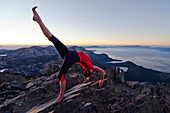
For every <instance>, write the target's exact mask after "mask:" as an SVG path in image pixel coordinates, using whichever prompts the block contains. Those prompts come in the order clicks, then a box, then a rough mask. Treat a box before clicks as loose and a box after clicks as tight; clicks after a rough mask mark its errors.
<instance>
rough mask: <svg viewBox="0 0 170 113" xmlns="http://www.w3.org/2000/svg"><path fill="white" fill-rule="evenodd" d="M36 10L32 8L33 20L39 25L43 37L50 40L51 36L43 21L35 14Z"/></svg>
mask: <svg viewBox="0 0 170 113" xmlns="http://www.w3.org/2000/svg"><path fill="white" fill-rule="evenodd" d="M36 8H37V6H35V7H33V8H32V12H33V20H34V21H36V22H37V23H38V24H39V26H40V28H41V30H42V32H43V33H44V35H45V36H46V37H47V38H48V39H50V38H51V36H52V34H51V32H50V31H49V30H48V28H47V27H46V26H45V25H44V23H43V21H42V20H41V18H40V16H39V15H38V13H37V11H36Z"/></svg>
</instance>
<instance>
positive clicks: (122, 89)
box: [0, 65, 170, 113]
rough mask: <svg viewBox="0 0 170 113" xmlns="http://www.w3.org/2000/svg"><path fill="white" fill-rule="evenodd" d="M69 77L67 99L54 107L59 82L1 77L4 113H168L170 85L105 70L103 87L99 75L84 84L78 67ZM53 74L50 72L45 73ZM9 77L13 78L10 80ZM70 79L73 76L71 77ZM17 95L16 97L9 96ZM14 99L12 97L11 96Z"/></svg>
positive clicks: (47, 77)
mask: <svg viewBox="0 0 170 113" xmlns="http://www.w3.org/2000/svg"><path fill="white" fill-rule="evenodd" d="M75 69H76V70H79V71H76V72H73V71H69V72H68V75H67V76H66V80H67V87H66V91H65V98H64V99H63V100H62V101H61V102H60V103H59V104H54V101H55V99H56V98H57V96H58V93H59V84H58V79H55V80H53V79H52V78H53V76H54V75H55V74H52V75H51V76H44V75H39V76H37V77H35V76H33V77H31V76H30V77H29V78H28V77H25V76H22V75H18V74H12V73H1V75H0V76H3V78H5V77H6V78H9V77H11V76H13V77H14V79H12V77H11V78H10V79H3V80H2V81H1V85H0V91H1V93H0V99H1V100H0V102H1V105H0V112H1V113H25V112H26V113H169V112H170V96H169V95H170V84H169V83H167V84H164V83H156V84H151V83H149V82H141V83H140V82H138V81H125V80H124V72H123V71H122V70H121V69H119V68H110V69H106V73H105V79H104V83H103V86H102V87H99V86H98V82H97V80H98V79H99V78H100V77H99V75H98V73H96V76H95V77H94V78H93V80H94V81H93V82H92V81H90V82H87V81H85V78H84V77H83V76H82V75H81V73H80V70H81V68H79V67H77V66H76V65H74V66H72V67H71V69H70V70H75ZM45 72H47V73H50V72H49V71H48V70H47V71H45ZM9 74H10V76H9ZM69 75H70V76H69ZM8 91H9V92H12V91H14V92H15V93H14V92H13V93H8ZM9 95H11V96H9Z"/></svg>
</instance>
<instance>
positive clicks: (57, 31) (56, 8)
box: [0, 0, 170, 45]
mask: <svg viewBox="0 0 170 113" xmlns="http://www.w3.org/2000/svg"><path fill="white" fill-rule="evenodd" d="M34 6H37V7H38V8H37V12H38V13H39V15H40V17H41V18H42V20H43V22H44V23H45V25H46V26H47V28H48V29H49V30H50V31H51V33H52V34H53V35H54V36H56V37H57V38H58V39H59V40H61V41H62V42H63V43H64V44H66V45H170V7H169V6H170V0H0V45H50V44H51V42H50V41H48V39H47V38H46V37H45V36H44V35H43V33H42V32H41V29H40V28H39V26H38V24H37V23H36V22H34V21H32V16H33V14H32V11H31V9H32V7H34Z"/></svg>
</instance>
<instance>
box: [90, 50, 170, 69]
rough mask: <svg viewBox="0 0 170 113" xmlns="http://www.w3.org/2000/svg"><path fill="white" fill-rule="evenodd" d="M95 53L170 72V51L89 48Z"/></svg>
mask: <svg viewBox="0 0 170 113" xmlns="http://www.w3.org/2000/svg"><path fill="white" fill-rule="evenodd" d="M87 49H88V50H96V51H95V53H106V54H107V55H109V57H111V58H113V59H118V60H123V62H124V61H132V62H134V63H135V64H137V65H140V66H143V67H145V68H149V69H154V70H158V71H162V72H170V52H164V51H159V50H152V49H147V48H146V49H144V48H128V47H127V48H125V47H124V48H122V47H120V48H119V47H117V48H87Z"/></svg>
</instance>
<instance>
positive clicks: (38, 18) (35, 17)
mask: <svg viewBox="0 0 170 113" xmlns="http://www.w3.org/2000/svg"><path fill="white" fill-rule="evenodd" d="M36 8H37V6H35V7H33V8H32V12H33V20H34V21H38V20H40V17H39V15H38V13H37V11H36Z"/></svg>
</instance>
